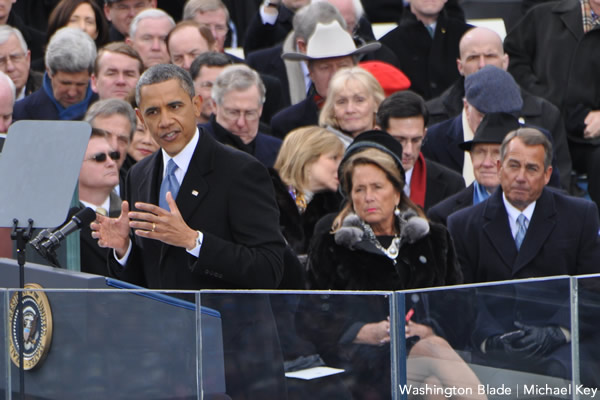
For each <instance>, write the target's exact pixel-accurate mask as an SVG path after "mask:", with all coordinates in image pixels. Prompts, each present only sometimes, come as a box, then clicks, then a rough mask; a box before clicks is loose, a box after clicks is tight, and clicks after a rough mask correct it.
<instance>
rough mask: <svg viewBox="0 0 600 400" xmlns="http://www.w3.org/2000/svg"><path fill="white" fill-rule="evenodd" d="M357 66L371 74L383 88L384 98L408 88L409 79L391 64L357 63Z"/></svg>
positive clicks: (378, 62)
mask: <svg viewBox="0 0 600 400" xmlns="http://www.w3.org/2000/svg"><path fill="white" fill-rule="evenodd" d="M359 66H360V67H361V68H364V69H366V70H367V71H369V72H370V73H371V74H373V76H374V77H375V79H377V81H378V82H379V84H380V85H381V87H382V88H383V91H384V92H385V96H386V97H387V96H389V95H391V94H392V93H395V92H398V91H400V90H406V89H408V88H409V87H410V79H408V77H407V76H406V75H404V73H403V72H402V71H400V70H399V69H398V68H396V67H394V66H393V65H391V64H388V63H385V62H383V61H363V62H361V63H359Z"/></svg>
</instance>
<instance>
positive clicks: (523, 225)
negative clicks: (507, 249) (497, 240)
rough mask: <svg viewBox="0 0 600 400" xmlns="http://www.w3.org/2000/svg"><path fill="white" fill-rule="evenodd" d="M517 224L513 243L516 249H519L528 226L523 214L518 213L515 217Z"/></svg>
mask: <svg viewBox="0 0 600 400" xmlns="http://www.w3.org/2000/svg"><path fill="white" fill-rule="evenodd" d="M517 226H518V228H519V230H517V235H516V236H515V244H516V245H517V250H520V249H521V244H522V243H523V239H525V234H526V233H527V228H528V227H529V220H528V219H527V217H526V216H525V215H523V214H519V216H518V217H517Z"/></svg>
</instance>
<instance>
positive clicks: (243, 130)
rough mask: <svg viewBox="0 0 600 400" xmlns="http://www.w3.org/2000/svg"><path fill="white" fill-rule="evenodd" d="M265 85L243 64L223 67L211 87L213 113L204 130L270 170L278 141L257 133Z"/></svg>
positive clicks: (279, 145)
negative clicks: (255, 159)
mask: <svg viewBox="0 0 600 400" xmlns="http://www.w3.org/2000/svg"><path fill="white" fill-rule="evenodd" d="M265 93H266V91H265V85H264V84H263V82H262V80H261V78H260V76H259V75H258V73H257V72H256V71H254V70H253V69H251V68H250V67H247V66H246V65H242V64H239V65H232V66H229V67H226V68H225V69H224V70H223V71H222V72H221V73H220V74H219V76H218V77H217V79H216V80H215V82H214V84H213V88H212V93H211V96H212V99H211V100H210V101H212V102H213V109H214V110H215V111H214V112H215V113H214V114H213V115H212V116H211V117H210V122H209V123H207V124H204V125H201V127H204V128H205V129H206V130H207V131H208V132H209V133H210V134H212V135H213V137H214V138H215V139H217V140H218V141H219V142H221V143H223V144H225V145H229V146H232V147H235V148H236V149H238V150H241V151H243V152H246V153H248V154H251V155H253V156H254V157H256V158H257V159H258V161H260V162H261V163H263V165H264V166H265V167H269V168H270V167H273V164H274V163H275V158H277V154H278V153H279V148H280V147H281V139H278V138H276V137H273V136H270V135H266V134H264V133H261V132H259V131H258V129H259V124H260V116H261V114H262V110H263V103H264V101H265Z"/></svg>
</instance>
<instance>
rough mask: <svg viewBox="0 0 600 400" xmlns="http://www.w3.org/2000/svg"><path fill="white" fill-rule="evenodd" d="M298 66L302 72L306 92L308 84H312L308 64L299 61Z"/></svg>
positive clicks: (308, 87)
mask: <svg viewBox="0 0 600 400" xmlns="http://www.w3.org/2000/svg"><path fill="white" fill-rule="evenodd" d="M300 67H301V68H302V73H303V74H304V86H305V87H306V93H308V89H310V85H311V84H312V80H311V79H310V71H309V70H308V65H307V64H306V63H305V62H301V63H300Z"/></svg>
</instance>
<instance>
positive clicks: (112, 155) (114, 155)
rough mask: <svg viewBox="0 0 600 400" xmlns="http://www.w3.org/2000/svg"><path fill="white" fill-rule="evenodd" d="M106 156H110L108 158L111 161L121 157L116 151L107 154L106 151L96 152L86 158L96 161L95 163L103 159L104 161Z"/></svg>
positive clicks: (101, 161)
mask: <svg viewBox="0 0 600 400" xmlns="http://www.w3.org/2000/svg"><path fill="white" fill-rule="evenodd" d="M107 157H110V159H111V160H113V161H117V160H118V159H119V158H121V154H120V153H119V152H118V151H111V152H110V153H108V154H107V153H98V154H94V155H93V156H91V157H90V158H88V160H89V161H96V162H97V163H103V162H104V161H106V159H107Z"/></svg>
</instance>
